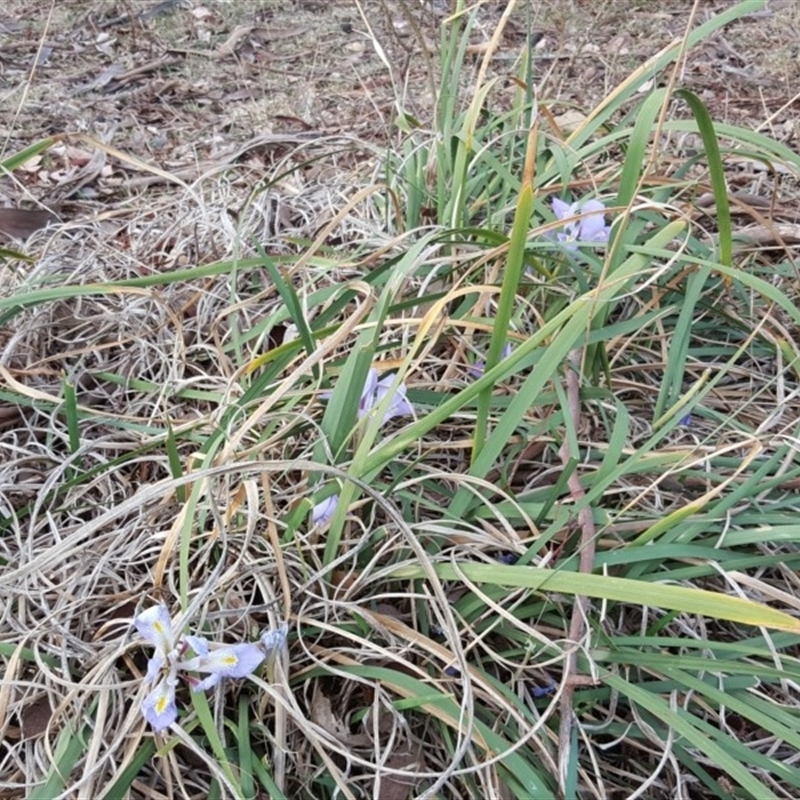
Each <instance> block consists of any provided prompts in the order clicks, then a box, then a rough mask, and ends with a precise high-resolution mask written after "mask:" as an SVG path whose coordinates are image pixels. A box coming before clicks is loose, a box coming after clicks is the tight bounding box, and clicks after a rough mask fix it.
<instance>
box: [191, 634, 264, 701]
mask: <svg viewBox="0 0 800 800" xmlns="http://www.w3.org/2000/svg"><path fill="white" fill-rule="evenodd" d="M186 643H187V644H188V645H189V647H191V648H192V650H194V652H195V654H196V655H195V656H194V658H187V659H186V660H185V661H181V662H180V663H179V664H178V666H179V667H180V668H181V669H183V670H186V671H187V672H207V673H208V677H207V678H204V679H203V680H201V681H198V680H196V679H190V683H191V685H192V691H194V692H203V691H205V690H206V689H210V688H211V687H212V686H216V685H217V684H218V683H219V682H220V681H221V680H222V679H223V678H244V677H246V676H247V675H252V674H253V672H254V671H255V670H256V669H257V667H258V665H259V664H260V663H261V662H262V661H263V660H264V652H263V650H262V649H261V648H260V647H259V646H258V645H257V644H231V645H226V644H217V643H215V642H211V643H209V641H208V640H207V639H204V638H203V637H201V636H187V637H186Z"/></svg>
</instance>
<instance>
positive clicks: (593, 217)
mask: <svg viewBox="0 0 800 800" xmlns="http://www.w3.org/2000/svg"><path fill="white" fill-rule="evenodd" d="M605 208H606V207H605V206H604V205H603V204H602V203H601V202H600V201H599V200H586V201H585V202H580V201H577V202H575V203H565V202H564V201H563V200H560V199H559V198H558V197H554V198H553V212H554V213H555V215H556V219H562V220H570V221H569V222H567V223H566V224H565V225H564V227H563V230H560V231H558V232H557V233H556V239H557V240H558V241H559V242H561V243H562V244H564V245H566V247H567V249H569V250H577V245H578V244H601V243H602V242H607V241H608V235H609V231H610V226H608V225H606V221H605V219H604V217H603V214H602V213H600V212H603V211H605ZM571 217H577V219H570V218H571Z"/></svg>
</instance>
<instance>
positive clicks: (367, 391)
mask: <svg viewBox="0 0 800 800" xmlns="http://www.w3.org/2000/svg"><path fill="white" fill-rule="evenodd" d="M393 382H394V375H386V376H385V377H383V378H381V379H380V380H378V371H377V370H375V369H373V368H372V367H370V370H369V374H368V375H367V381H366V383H365V384H364V391H363V392H361V400H360V401H359V403H358V418H359V419H361V417H364V416H366V415H367V414H369V412H370V411H372V409H373V408H375V407H376V406H378V405H379V404H380V403H381V401H382V400H383V399H384V397H386V395H387V394H389V392H390V390H391V388H392V383H393ZM413 413H414V406H412V405H411V403H409V402H408V400H407V399H406V385H405V384H404V383H401V384H400V385H399V386H398V387H397V389H396V390H395V392H394V394H393V395H392V398H391V400H390V401H389V407H388V408H387V409H386V412H385V413H384V415H383V422H388V421H389V420H390V419H394V418H395V417H404V416H408V415H411V414H413Z"/></svg>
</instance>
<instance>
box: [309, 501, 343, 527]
mask: <svg viewBox="0 0 800 800" xmlns="http://www.w3.org/2000/svg"><path fill="white" fill-rule="evenodd" d="M338 505H339V495H338V494H332V495H331V496H330V497H326V498H325V499H324V500H320V502H319V503H317V504H316V505H315V506H314V508H312V509H311V523H312V524H313V525H327V524H328V523H329V522H330V521H331V517H333V514H334V512H335V511H336V506H338Z"/></svg>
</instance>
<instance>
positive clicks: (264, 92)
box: [0, 0, 800, 219]
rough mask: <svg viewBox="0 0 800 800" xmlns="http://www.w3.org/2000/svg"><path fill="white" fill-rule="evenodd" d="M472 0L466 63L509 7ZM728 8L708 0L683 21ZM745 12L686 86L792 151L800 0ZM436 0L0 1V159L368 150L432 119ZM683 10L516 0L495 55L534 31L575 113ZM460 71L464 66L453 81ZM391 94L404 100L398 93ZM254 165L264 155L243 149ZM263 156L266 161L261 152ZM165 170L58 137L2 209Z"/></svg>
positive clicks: (545, 69) (69, 200) (199, 160)
mask: <svg viewBox="0 0 800 800" xmlns="http://www.w3.org/2000/svg"><path fill="white" fill-rule="evenodd" d="M477 5H478V12H477V13H478V15H479V23H480V24H479V25H478V26H477V27H476V29H475V34H474V36H473V42H472V45H471V50H472V52H473V56H472V57H473V59H474V61H475V63H476V64H477V62H478V60H479V59H480V57H481V54H482V52H483V51H484V50H485V47H486V44H487V42H488V41H489V39H490V37H491V35H492V32H493V31H494V29H495V27H496V25H497V22H498V19H499V18H500V15H501V13H502V12H503V10H504V9H505V7H506V3H505V2H502V1H501V0H491V1H490V2H485V3H482V4H477ZM732 5H734V3H732V2H719V1H717V0H714V1H709V0H703V2H700V3H698V4H697V6H698V8H696V9H695V10H694V24H695V25H696V24H700V23H701V22H702V21H703V20H705V19H707V18H708V17H709V16H710V15H711V14H713V13H714V12H716V11H721V10H724V9H727V8H730V7H731V6H732ZM762 5H763V4H762V3H759V2H753V13H752V14H750V15H748V16H747V17H745V18H744V19H742V20H740V21H739V22H737V23H736V24H734V25H731V26H729V27H728V29H726V30H725V31H724V32H723V34H722V35H718V36H716V37H715V38H714V39H712V40H711V41H709V42H707V43H705V44H704V45H703V46H701V47H699V48H697V49H696V51H694V52H692V53H691V54H690V56H689V58H688V59H687V61H686V66H685V69H684V72H683V75H682V76H681V84H682V85H684V86H686V87H688V88H690V89H693V90H694V91H696V92H697V93H698V94H699V95H700V97H701V98H702V99H703V100H704V102H705V103H706V104H707V105H708V107H709V108H710V110H711V112H712V114H713V115H715V118H716V119H718V120H725V121H733V122H737V123H742V122H745V123H747V124H750V125H752V126H753V127H760V128H761V129H762V130H766V131H768V132H770V133H771V134H772V135H773V136H774V137H775V138H777V139H779V140H780V141H783V142H785V143H787V144H789V145H790V146H791V145H793V144H794V143H795V142H796V140H797V136H798V126H800V115H798V113H797V112H798V109H800V99H799V98H800V94H798V93H799V92H800V89H799V88H798V87H800V55H799V54H798V42H799V41H800V3H797V2H793V0H788V2H787V0H771V2H768V3H767V4H766V7H764V8H760V6H762ZM454 8H455V3H446V2H443V1H442V0H425V1H424V2H420V0H363V2H361V3H358V2H357V1H356V0H293V1H292V0H286V1H284V2H275V0H253V1H250V2H245V1H244V0H224V1H223V0H205V1H204V0H164V2H151V1H150V0H148V1H147V2H144V1H141V2H137V1H136V0H121V1H120V2H109V1H108V0H63V1H62V2H54V3H52V4H51V5H48V4H39V3H30V2H26V1H25V0H7V2H6V3H4V4H3V8H2V11H0V142H2V144H0V156H2V157H7V156H8V155H9V154H11V153H13V152H16V151H18V150H20V149H22V148H24V147H26V146H28V145H30V144H31V143H33V142H35V141H36V140H37V139H39V138H41V137H44V136H48V135H51V134H60V133H65V132H66V133H72V134H76V133H83V134H89V135H91V136H92V137H94V138H95V139H97V140H99V141H102V142H104V143H105V144H106V145H108V146H110V147H114V148H117V149H118V150H119V151H122V153H124V154H127V155H130V156H133V157H136V158H138V159H142V160H144V161H145V162H147V163H149V164H154V165H156V166H157V167H158V168H160V169H161V170H164V171H165V172H168V173H170V174H174V175H178V176H180V177H182V178H183V179H192V178H193V177H196V176H197V175H198V174H199V173H201V172H202V168H203V167H205V168H207V167H208V165H209V163H215V161H217V162H218V161H219V160H220V159H222V160H223V161H224V160H225V159H226V158H229V157H230V156H231V154H232V153H235V152H237V148H240V147H241V145H242V144H244V143H247V142H251V141H253V140H254V139H259V137H260V139H261V140H262V141H264V140H266V141H269V142H271V144H272V146H276V143H277V142H278V141H279V140H280V139H281V138H285V139H286V140H288V141H289V142H291V141H297V140H300V141H302V140H306V139H314V138H318V137H323V136H330V135H340V134H347V135H348V136H352V137H357V138H358V139H360V140H362V141H364V142H370V143H372V144H374V145H379V146H380V147H383V146H385V144H386V143H387V142H390V141H392V139H393V137H394V136H395V135H396V130H395V127H394V119H395V115H396V112H397V106H398V105H399V104H402V106H403V110H404V111H405V112H407V113H411V114H413V115H414V116H415V118H417V119H419V120H422V121H423V122H425V121H427V120H429V119H430V113H431V107H432V99H433V98H432V92H433V89H434V86H435V85H436V60H437V47H438V42H439V28H440V26H441V24H442V22H443V21H444V20H445V19H446V18H447V15H448V13H450V12H451V11H452V10H453V9H454ZM692 9H693V4H692V3H691V2H688V0H671V1H667V2H662V3H659V4H657V6H656V5H655V4H652V3H649V2H634V0H547V2H525V0H521V1H520V2H517V3H516V7H515V9H514V11H513V14H512V15H511V18H510V20H509V22H508V25H507V27H506V29H505V32H504V35H503V39H502V42H501V46H500V49H499V51H498V54H497V57H496V59H495V63H494V69H495V74H498V75H500V76H501V77H502V76H503V75H504V74H506V75H511V74H513V73H514V72H515V70H516V68H517V66H518V64H517V61H518V58H519V55H520V52H521V50H522V48H523V45H524V43H525V42H526V40H527V37H528V32H529V31H533V32H534V40H535V41H537V44H536V62H535V63H536V71H537V78H538V88H539V92H540V96H541V97H542V98H543V99H545V100H549V101H550V102H551V103H552V108H553V110H554V111H555V112H557V113H558V112H562V113H563V112H564V111H566V110H569V109H571V108H577V109H580V110H586V109H588V108H590V107H591V106H592V104H593V103H594V102H596V101H597V100H598V99H599V98H601V97H602V96H603V95H604V94H605V93H607V92H608V91H610V90H611V89H612V88H613V86H614V85H616V83H617V82H618V81H620V80H621V79H622V78H624V76H625V75H627V74H629V72H630V71H631V70H632V69H634V68H636V67H637V66H638V65H640V64H641V63H642V62H643V61H645V60H646V59H647V58H648V57H649V56H651V55H652V54H653V53H655V52H657V51H658V50H659V49H660V48H661V47H663V46H664V45H666V44H667V43H668V42H670V41H671V40H673V39H674V38H675V37H679V36H680V35H681V34H682V33H683V31H684V30H685V28H686V26H687V24H688V23H689V20H690V16H691V14H692ZM470 80H471V76H465V78H464V89H465V92H469V90H470V88H471V87H470ZM398 98H400V100H399V102H398ZM249 157H250V158H252V159H254V160H255V162H254V165H255V167H256V168H257V167H258V166H259V165H258V163H257V162H258V159H259V158H263V157H264V155H263V152H262V153H261V154H259V153H257V152H255V151H250V152H249ZM266 160H269V158H267V159H266ZM158 182H159V181H158V180H157V179H156V178H154V177H153V175H152V174H151V175H150V176H148V177H147V178H146V179H144V180H142V174H141V170H139V169H138V168H137V165H136V164H134V163H131V162H125V161H124V160H120V159H118V158H117V159H115V158H113V157H110V156H109V153H108V152H106V153H105V154H100V155H99V156H98V154H97V153H96V152H92V148H91V147H86V146H78V145H75V146H73V147H68V148H56V149H55V150H54V151H51V152H49V153H48V154H45V155H43V156H42V157H40V158H37V159H35V160H33V161H32V162H29V163H28V164H27V165H26V166H25V168H24V169H23V170H20V171H18V172H17V173H16V174H15V176H14V177H13V179H10V178H8V177H6V178H5V179H3V180H2V182H0V205H6V206H9V205H13V206H19V205H23V206H32V205H34V204H39V205H43V206H45V207H47V208H50V209H54V210H56V211H57V212H58V213H59V214H61V215H62V218H66V219H71V218H76V217H77V218H82V217H85V216H86V215H89V216H91V215H92V214H97V213H99V212H101V211H103V210H105V209H107V208H108V206H109V204H113V205H117V204H120V203H123V204H125V205H126V206H128V207H130V204H131V203H133V204H136V203H137V199H136V198H139V199H144V195H145V194H146V193H147V192H148V191H152V187H153V186H154V184H156V183H158Z"/></svg>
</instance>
